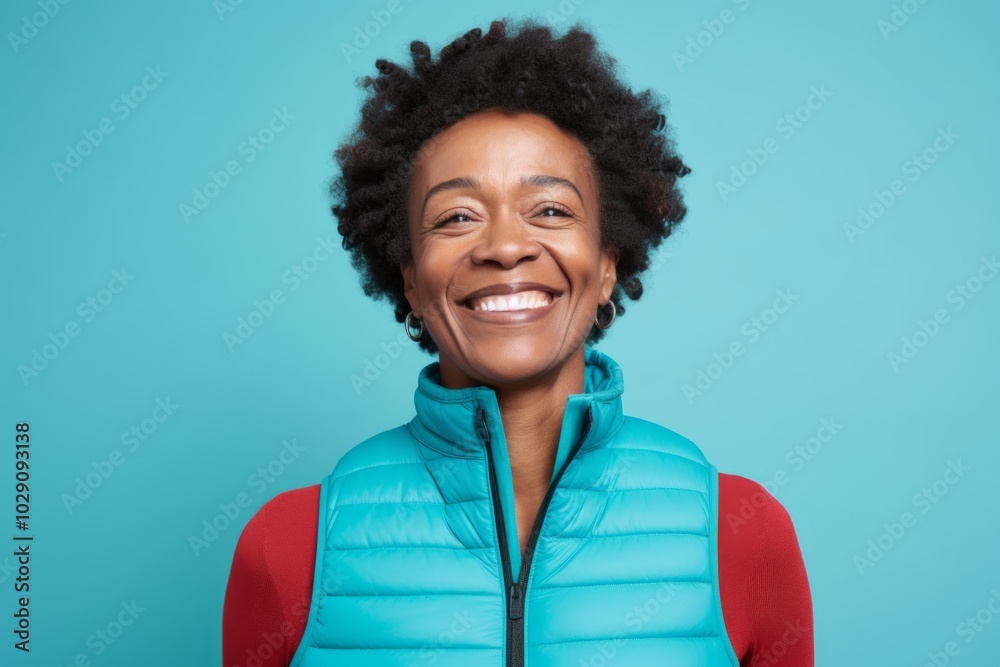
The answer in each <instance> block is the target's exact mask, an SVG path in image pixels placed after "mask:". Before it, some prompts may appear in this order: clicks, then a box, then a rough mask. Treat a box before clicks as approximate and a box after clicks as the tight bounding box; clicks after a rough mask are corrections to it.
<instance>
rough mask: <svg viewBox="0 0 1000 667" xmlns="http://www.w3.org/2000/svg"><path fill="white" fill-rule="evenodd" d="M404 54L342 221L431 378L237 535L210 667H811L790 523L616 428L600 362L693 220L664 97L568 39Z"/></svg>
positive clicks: (662, 446) (651, 433)
mask: <svg viewBox="0 0 1000 667" xmlns="http://www.w3.org/2000/svg"><path fill="white" fill-rule="evenodd" d="M410 52H411V54H412V59H413V67H412V69H404V68H403V67H400V66H399V65H396V64H395V63H391V62H388V61H386V60H378V61H376V66H377V68H378V70H379V76H377V77H375V78H371V77H367V78H365V79H364V80H363V85H364V86H365V87H366V88H368V89H370V90H371V95H370V97H369V98H368V99H367V100H366V102H365V103H364V106H363V108H362V115H361V121H360V124H359V126H358V127H357V128H356V129H355V130H354V131H353V132H352V133H351V135H350V138H349V140H348V141H347V142H346V143H345V144H344V145H342V146H341V147H339V148H338V149H337V151H336V153H335V155H336V157H337V160H338V163H339V166H340V174H339V175H338V177H337V178H336V179H335V181H334V182H333V185H332V188H331V193H332V195H333V199H334V201H333V205H332V211H333V213H334V214H335V215H336V217H337V219H338V230H339V232H340V233H341V234H342V235H343V238H344V241H343V243H344V247H345V248H346V249H348V250H350V251H351V253H352V260H353V263H354V266H355V267H356V268H357V269H358V270H359V272H360V274H361V277H362V286H363V288H364V291H365V292H366V294H368V295H370V296H375V297H377V298H385V299H388V300H389V301H390V302H391V303H392V304H393V306H394V309H395V315H396V319H397V321H399V322H401V323H403V325H404V329H405V331H406V333H407V335H408V336H410V337H411V338H412V339H413V340H415V341H418V342H419V344H420V346H421V348H422V349H424V350H426V351H427V352H428V353H430V354H434V355H436V357H437V358H436V360H435V361H434V362H432V363H430V364H428V365H427V366H425V367H424V368H423V370H422V371H421V372H420V374H419V377H418V378H417V387H416V391H415V393H414V407H415V409H416V410H415V412H416V414H415V416H414V417H413V419H412V420H411V421H409V422H408V423H406V424H403V425H397V426H395V427H393V428H389V429H388V430H383V431H381V432H378V433H376V434H375V435H373V436H372V437H370V438H368V439H367V440H365V441H364V442H362V443H360V444H357V445H355V446H354V447H352V448H351V449H350V450H349V451H348V452H347V453H346V454H345V455H344V456H343V457H342V458H341V459H340V461H339V462H338V463H337V465H336V466H335V468H334V470H333V471H332V472H331V473H330V474H329V475H327V476H326V477H325V478H324V479H323V480H322V482H321V483H320V484H319V485H317V486H313V487H308V488H305V489H296V490H293V491H288V492H285V493H282V494H280V495H278V496H277V497H275V498H274V499H272V500H271V501H270V502H268V503H267V504H265V506H264V507H263V508H262V509H261V510H260V511H259V512H258V513H257V514H256V515H255V516H254V517H253V518H252V519H251V520H250V522H249V523H248V524H247V526H246V528H245V529H244V531H243V534H242V535H241V537H240V540H239V543H238V545H237V549H236V554H235V557H234V559H233V568H232V573H231V575H230V581H229V586H228V588H227V592H226V605H225V610H224V618H223V626H224V649H223V658H224V664H226V665H233V664H258V665H289V664H292V665H301V666H303V667H317V666H320V667H321V666H326V665H379V666H380V667H384V666H388V665H414V664H438V665H470V664H474V665H480V664H487V665H507V666H512V665H517V666H520V665H598V664H605V663H606V662H608V661H609V660H611V659H612V658H614V659H616V660H617V661H618V664H623V665H653V664H675V665H692V666H693V665H701V666H711V667H717V666H721V665H730V666H735V665H739V664H743V665H748V664H750V663H751V662H756V663H761V662H767V663H768V664H771V661H772V660H773V659H774V657H775V656H779V654H780V656H779V657H781V660H782V664H784V665H789V666H795V667H798V666H807V665H809V666H811V665H812V664H813V659H812V607H811V599H810V594H809V587H808V582H807V579H806V575H805V569H804V566H803V563H802V557H801V554H800V552H799V547H798V543H797V540H796V537H795V532H794V528H793V527H792V524H791V521H790V520H789V518H788V514H787V513H786V512H785V511H784V509H783V508H782V507H781V505H780V504H778V502H777V501H776V500H774V498H773V497H772V496H770V494H768V493H767V492H766V491H765V490H764V489H763V487H761V486H760V485H758V484H756V483H754V482H751V481H750V480H747V479H744V478H742V477H738V476H735V475H723V474H720V473H719V472H718V471H717V469H716V468H715V466H714V465H712V463H711V462H710V461H709V460H708V459H707V458H706V457H705V456H704V454H703V453H702V452H701V450H700V449H699V448H698V447H697V446H696V445H695V444H694V443H693V442H691V441H690V440H688V439H687V438H685V437H683V436H681V435H680V434H678V433H676V432H674V431H671V430H669V429H668V428H666V427H664V426H661V425H659V424H656V423H653V422H650V421H646V420H643V419H639V418H636V417H631V416H626V415H625V414H624V412H623V409H622V400H621V397H622V393H623V391H624V379H623V378H624V373H623V371H622V369H621V368H620V367H619V365H618V364H617V363H616V362H615V361H614V360H613V359H612V358H611V357H610V356H608V355H606V354H604V353H602V352H600V351H598V350H597V349H596V348H595V347H593V344H594V343H596V342H597V341H599V340H600V339H601V338H602V336H603V335H604V334H605V332H606V331H607V329H608V328H609V327H610V326H611V325H612V324H613V323H614V322H615V321H616V318H617V317H620V316H621V315H622V314H623V313H624V311H625V308H624V306H623V304H622V300H623V299H624V298H625V297H628V298H629V299H631V300H637V299H639V298H640V297H641V296H642V282H641V280H640V274H642V272H643V271H645V270H646V269H647V268H648V267H649V262H650V253H651V251H652V250H653V249H655V248H656V246H658V245H659V244H660V243H662V241H663V240H664V239H665V238H667V237H668V236H669V234H670V233H671V230H672V228H673V226H674V225H676V224H677V223H679V222H680V221H681V220H682V218H683V217H684V215H685V212H686V211H685V208H684V205H683V203H682V201H681V196H680V193H679V190H678V188H677V179H678V178H680V177H682V176H684V175H686V174H687V173H689V172H690V169H689V168H688V167H687V166H686V165H685V164H684V163H683V161H682V160H681V158H680V157H679V156H678V155H677V154H676V152H675V151H674V148H673V143H672V141H671V140H669V138H668V135H667V128H666V116H665V115H664V114H663V113H661V104H660V103H659V102H658V101H657V97H656V95H655V94H654V93H653V92H652V91H649V90H646V91H642V92H639V93H634V92H632V91H631V90H629V89H628V88H627V87H626V86H625V85H624V84H623V83H622V82H621V81H620V80H619V79H618V78H617V76H616V73H615V61H614V60H613V59H612V58H611V57H609V56H607V55H604V54H601V53H600V52H599V51H598V50H597V47H596V41H595V39H594V37H593V35H591V34H590V33H589V32H587V31H586V30H584V29H583V28H581V27H579V26H577V27H574V28H571V29H570V30H569V31H568V32H567V33H566V34H564V35H562V36H558V37H557V36H555V35H553V34H552V31H551V29H550V28H549V27H547V26H543V25H539V24H536V23H532V22H529V21H525V22H522V23H520V24H518V25H514V22H513V21H509V20H506V21H494V22H493V23H491V25H490V28H489V31H488V32H487V33H483V32H482V31H481V30H479V29H475V30H471V31H469V32H468V33H466V34H465V35H463V36H462V37H460V38H459V39H457V40H455V41H454V42H452V43H450V44H448V45H447V46H445V47H444V48H443V49H442V50H441V52H440V54H439V56H438V58H437V59H436V60H435V59H433V58H432V57H431V53H430V49H429V47H428V46H427V45H426V44H425V43H423V42H420V41H414V42H412V43H411V45H410ZM749 498H753V499H754V500H753V503H754V508H755V510H756V511H755V514H754V517H753V520H752V521H749V520H748V521H743V522H742V523H740V524H738V526H736V525H734V524H732V523H725V522H723V521H720V517H725V516H735V515H738V513H739V512H740V508H741V507H742V506H743V505H744V504H745V503H746V502H747V499H749ZM720 524H721V525H725V526H731V527H732V529H731V530H723V531H720V530H719V526H720ZM737 527H738V528H739V530H737V529H736V528H737ZM265 654H266V655H265Z"/></svg>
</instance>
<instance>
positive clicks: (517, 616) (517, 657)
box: [477, 406, 594, 667]
mask: <svg viewBox="0 0 1000 667" xmlns="http://www.w3.org/2000/svg"><path fill="white" fill-rule="evenodd" d="M477 410H478V411H479V417H480V424H481V425H482V429H481V430H480V436H481V437H482V439H483V444H485V445H486V455H487V457H489V471H490V491H491V492H492V496H493V515H494V516H495V517H496V529H497V539H498V542H499V545H500V563H501V566H502V568H503V581H504V587H505V588H506V590H507V667H524V596H525V592H526V589H527V587H528V574H529V572H528V570H529V569H530V567H531V557H532V556H533V555H534V553H535V542H537V541H538V535H539V533H541V530H542V522H543V521H544V520H545V513H546V511H548V508H549V502H550V501H551V500H552V494H553V493H554V492H555V490H556V487H557V486H559V480H560V479H561V478H562V476H563V473H564V472H565V471H566V467H567V466H568V465H569V462H570V461H572V460H573V457H574V456H576V452H577V450H579V449H580V445H581V444H583V441H584V440H585V439H586V438H587V434H588V433H590V425H591V424H592V423H593V420H594V415H593V406H587V412H586V421H587V423H586V425H585V426H584V429H583V434H582V435H581V436H580V439H579V440H577V442H576V444H575V445H573V451H571V452H570V453H569V456H567V457H566V461H565V462H563V466H562V468H560V469H559V472H558V474H557V475H556V477H555V479H554V480H553V481H552V484H550V485H549V489H548V491H546V492H545V498H544V499H543V500H542V505H541V507H539V509H538V514H537V515H535V523H534V525H533V526H532V527H531V535H530V536H529V537H528V544H527V545H526V546H525V551H524V556H523V557H522V559H521V571H520V576H519V577H518V581H516V582H512V581H511V579H512V578H513V576H512V575H511V571H510V552H509V551H508V550H507V531H506V530H505V528H504V517H503V510H502V509H501V507H500V492H499V490H498V489H497V483H496V471H495V469H494V467H493V450H492V448H491V446H490V431H489V428H488V427H487V425H486V412H485V411H484V410H483V408H482V406H477ZM519 548H520V547H519Z"/></svg>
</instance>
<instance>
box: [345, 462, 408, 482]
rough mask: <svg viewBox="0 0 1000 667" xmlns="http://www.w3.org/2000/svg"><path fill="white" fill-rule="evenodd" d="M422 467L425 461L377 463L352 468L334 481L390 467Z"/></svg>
mask: <svg viewBox="0 0 1000 667" xmlns="http://www.w3.org/2000/svg"><path fill="white" fill-rule="evenodd" d="M418 464H420V465H422V464H423V461H393V462H392V463H376V464H375V465H370V466H365V467H364V468H352V469H351V470H348V471H346V472H344V473H342V474H340V475H337V476H336V477H334V478H333V479H343V478H345V477H350V476H351V475H353V474H354V473H356V472H362V471H365V470H371V469H372V468H387V467H389V466H400V465H418Z"/></svg>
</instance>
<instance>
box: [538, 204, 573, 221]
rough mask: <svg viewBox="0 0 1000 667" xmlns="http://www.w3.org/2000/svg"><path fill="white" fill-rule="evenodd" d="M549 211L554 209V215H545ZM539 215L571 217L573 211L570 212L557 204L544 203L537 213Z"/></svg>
mask: <svg viewBox="0 0 1000 667" xmlns="http://www.w3.org/2000/svg"><path fill="white" fill-rule="evenodd" d="M549 211H555V215H546V214H547V213H548V212H549ZM539 215H541V216H542V217H543V218H556V217H567V218H572V217H573V213H571V212H570V211H569V209H566V208H564V207H562V206H559V205H558V204H546V205H545V207H544V208H542V212H541V213H539Z"/></svg>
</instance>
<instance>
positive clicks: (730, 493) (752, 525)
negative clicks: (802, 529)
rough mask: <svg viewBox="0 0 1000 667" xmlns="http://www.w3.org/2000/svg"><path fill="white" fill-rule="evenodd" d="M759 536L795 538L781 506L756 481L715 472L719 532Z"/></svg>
mask: <svg viewBox="0 0 1000 667" xmlns="http://www.w3.org/2000/svg"><path fill="white" fill-rule="evenodd" d="M724 531H728V532H730V533H732V534H733V535H739V534H740V533H742V534H744V535H757V536H759V535H761V534H766V535H767V537H768V539H773V538H782V539H783V540H785V539H787V538H788V537H789V536H791V537H792V538H794V537H795V527H794V526H793V524H792V519H791V516H789V514H788V511H787V510H786V509H785V507H784V506H783V505H782V504H781V503H780V502H779V501H778V499H777V498H775V497H774V496H773V495H771V493H770V492H769V491H768V490H767V489H766V488H764V486H763V485H761V484H760V483H758V482H755V481H754V480H752V479H747V478H746V477H741V476H739V475H731V474H727V473H722V472H720V473H719V533H720V534H722V533H723V532H724Z"/></svg>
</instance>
